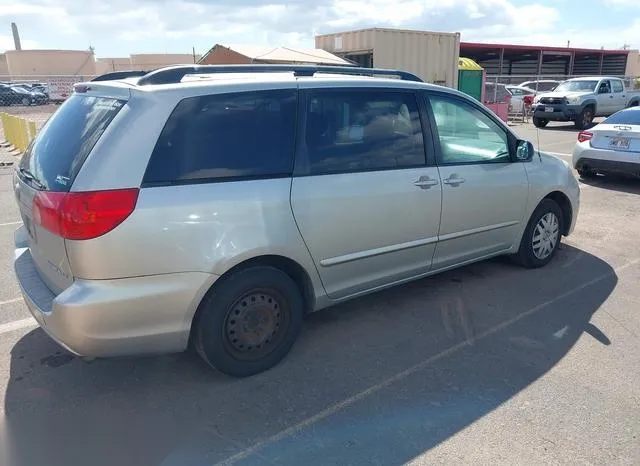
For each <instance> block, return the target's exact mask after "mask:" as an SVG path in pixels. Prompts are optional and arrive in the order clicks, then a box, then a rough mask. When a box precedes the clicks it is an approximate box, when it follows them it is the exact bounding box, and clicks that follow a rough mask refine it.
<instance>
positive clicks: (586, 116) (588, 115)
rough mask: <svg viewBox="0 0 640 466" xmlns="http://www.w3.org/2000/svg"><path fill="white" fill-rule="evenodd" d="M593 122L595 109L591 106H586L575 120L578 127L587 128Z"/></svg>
mask: <svg viewBox="0 0 640 466" xmlns="http://www.w3.org/2000/svg"><path fill="white" fill-rule="evenodd" d="M592 122H593V109H592V108H591V107H585V108H583V109H582V111H581V112H580V115H578V119H577V120H576V121H575V127H576V129H587V128H588V127H589V126H591V123H592Z"/></svg>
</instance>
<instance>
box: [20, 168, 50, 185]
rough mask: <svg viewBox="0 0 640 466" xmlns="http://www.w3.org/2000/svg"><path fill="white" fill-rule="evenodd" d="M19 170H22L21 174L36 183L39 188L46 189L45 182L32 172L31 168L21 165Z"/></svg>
mask: <svg viewBox="0 0 640 466" xmlns="http://www.w3.org/2000/svg"><path fill="white" fill-rule="evenodd" d="M18 170H19V171H20V174H21V175H22V176H23V177H24V178H25V179H27V180H29V181H30V182H31V183H33V184H34V185H36V187H37V188H38V189H46V186H45V185H44V184H42V182H41V181H40V180H39V179H38V178H37V177H36V176H35V175H34V174H33V173H31V172H30V171H29V170H27V169H26V168H22V167H20V168H19V169H18Z"/></svg>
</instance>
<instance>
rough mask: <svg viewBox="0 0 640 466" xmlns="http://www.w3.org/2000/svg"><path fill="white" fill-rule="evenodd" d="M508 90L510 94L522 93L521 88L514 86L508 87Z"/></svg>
mask: <svg viewBox="0 0 640 466" xmlns="http://www.w3.org/2000/svg"><path fill="white" fill-rule="evenodd" d="M509 92H511V95H522V94H523V92H522V90H521V89H516V88H515V87H510V88H509Z"/></svg>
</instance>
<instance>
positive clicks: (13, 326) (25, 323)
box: [0, 317, 38, 335]
mask: <svg viewBox="0 0 640 466" xmlns="http://www.w3.org/2000/svg"><path fill="white" fill-rule="evenodd" d="M37 326H38V322H36V319H34V318H33V317H28V318H26V319H20V320H14V321H13V322H8V323H6V324H0V335H2V334H3V333H9V332H14V331H16V330H20V329H23V328H30V327H37Z"/></svg>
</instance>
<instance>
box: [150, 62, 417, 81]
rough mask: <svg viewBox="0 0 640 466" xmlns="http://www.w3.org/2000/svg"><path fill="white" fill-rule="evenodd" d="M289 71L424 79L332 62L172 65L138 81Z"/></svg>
mask: <svg viewBox="0 0 640 466" xmlns="http://www.w3.org/2000/svg"><path fill="white" fill-rule="evenodd" d="M288 71H292V72H293V74H294V75H295V76H313V75H314V74H316V73H334V74H345V75H356V76H395V77H398V78H400V79H401V80H403V81H415V82H423V81H422V79H420V78H419V77H418V76H416V75H414V74H412V73H408V72H406V71H400V70H385V69H380V68H360V67H355V66H332V65H175V66H169V67H166V68H160V69H157V70H155V71H151V72H150V73H147V74H145V75H144V76H143V77H142V78H140V79H139V80H138V85H139V86H145V85H149V84H174V83H179V82H180V81H181V80H182V78H184V77H185V76H186V75H189V74H215V73H282V72H288Z"/></svg>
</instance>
